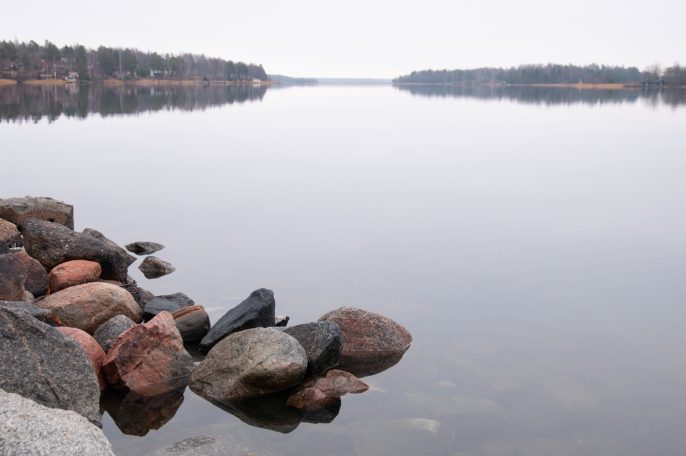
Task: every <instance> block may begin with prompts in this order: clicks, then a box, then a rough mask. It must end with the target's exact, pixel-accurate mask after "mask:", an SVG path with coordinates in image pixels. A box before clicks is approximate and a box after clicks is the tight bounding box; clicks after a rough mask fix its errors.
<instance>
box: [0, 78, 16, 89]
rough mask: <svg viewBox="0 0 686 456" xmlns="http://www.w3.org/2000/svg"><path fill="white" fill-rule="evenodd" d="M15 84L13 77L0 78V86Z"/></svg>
mask: <svg viewBox="0 0 686 456" xmlns="http://www.w3.org/2000/svg"><path fill="white" fill-rule="evenodd" d="M13 85H17V81H15V80H14V79H0V87H3V86H13Z"/></svg>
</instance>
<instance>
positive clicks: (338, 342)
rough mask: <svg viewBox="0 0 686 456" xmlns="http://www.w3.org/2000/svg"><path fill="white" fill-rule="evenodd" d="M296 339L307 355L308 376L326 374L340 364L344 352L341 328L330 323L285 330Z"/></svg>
mask: <svg viewBox="0 0 686 456" xmlns="http://www.w3.org/2000/svg"><path fill="white" fill-rule="evenodd" d="M283 332H285V333H286V334H288V335H290V336H293V337H295V339H296V340H297V341H298V342H300V345H302V346H303V348H304V349H305V352H306V353H307V375H315V374H320V373H322V372H325V371H326V370H327V369H330V368H332V367H334V366H336V365H337V364H338V358H339V357H340V356H341V351H342V350H343V335H342V333H341V328H340V327H339V326H338V325H337V324H336V323H333V322H330V321H320V322H316V323H305V324H302V325H295V326H291V327H290V328H286V329H284V330H283Z"/></svg>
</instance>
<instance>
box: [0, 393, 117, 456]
mask: <svg viewBox="0 0 686 456" xmlns="http://www.w3.org/2000/svg"><path fill="white" fill-rule="evenodd" d="M0 454H2V455H6V456H12V455H17V456H19V455H21V456H72V455H81V456H114V453H113V452H112V447H111V445H110V442H109V441H108V440H107V438H106V437H105V434H103V432H102V430H101V429H100V428H98V427H97V426H95V425H93V424H92V423H89V422H88V420H87V419H85V418H84V417H82V416H81V415H79V414H78V413H75V412H71V411H67V410H58V409H54V408H48V407H45V406H43V405H40V404H38V403H36V402H34V401H32V400H29V399H27V398H25V397H22V396H20V395H18V394H13V393H8V392H5V391H3V390H2V389H0Z"/></svg>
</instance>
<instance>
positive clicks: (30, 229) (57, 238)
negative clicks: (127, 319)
mask: <svg viewBox="0 0 686 456" xmlns="http://www.w3.org/2000/svg"><path fill="white" fill-rule="evenodd" d="M24 246H25V249H26V252H27V253H28V254H29V255H31V256H32V257H33V258H35V259H37V260H38V261H40V263H41V264H42V265H43V266H44V267H45V269H47V270H51V269H52V268H54V267H55V266H57V265H58V264H61V263H64V262H67V261H70V260H91V261H97V262H98V263H100V266H101V267H102V274H101V276H102V278H103V279H111V280H117V281H119V282H125V281H126V276H127V274H126V272H127V270H128V267H129V265H130V264H131V263H133V262H134V261H135V258H134V257H132V256H131V255H129V254H128V253H126V251H125V250H124V249H122V248H121V247H118V246H117V245H115V244H114V243H113V242H111V241H107V240H103V239H99V238H97V237H94V236H92V235H87V234H83V233H77V232H75V231H72V230H70V229H68V228H66V227H64V226H61V225H58V224H56V223H51V222H45V221H42V220H33V219H30V220H28V221H27V222H26V223H25V225H24Z"/></svg>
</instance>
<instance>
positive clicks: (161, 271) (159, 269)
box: [138, 256, 176, 279]
mask: <svg viewBox="0 0 686 456" xmlns="http://www.w3.org/2000/svg"><path fill="white" fill-rule="evenodd" d="M138 269H140V271H141V272H142V273H143V275H144V276H145V278H146V279H158V278H160V277H164V276H166V275H168V274H171V273H172V272H174V271H176V268H175V267H174V266H172V264H171V263H167V262H166V261H164V260H160V259H159V258H157V257H156V256H149V257H146V258H145V260H143V262H142V263H141V264H140V266H138Z"/></svg>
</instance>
